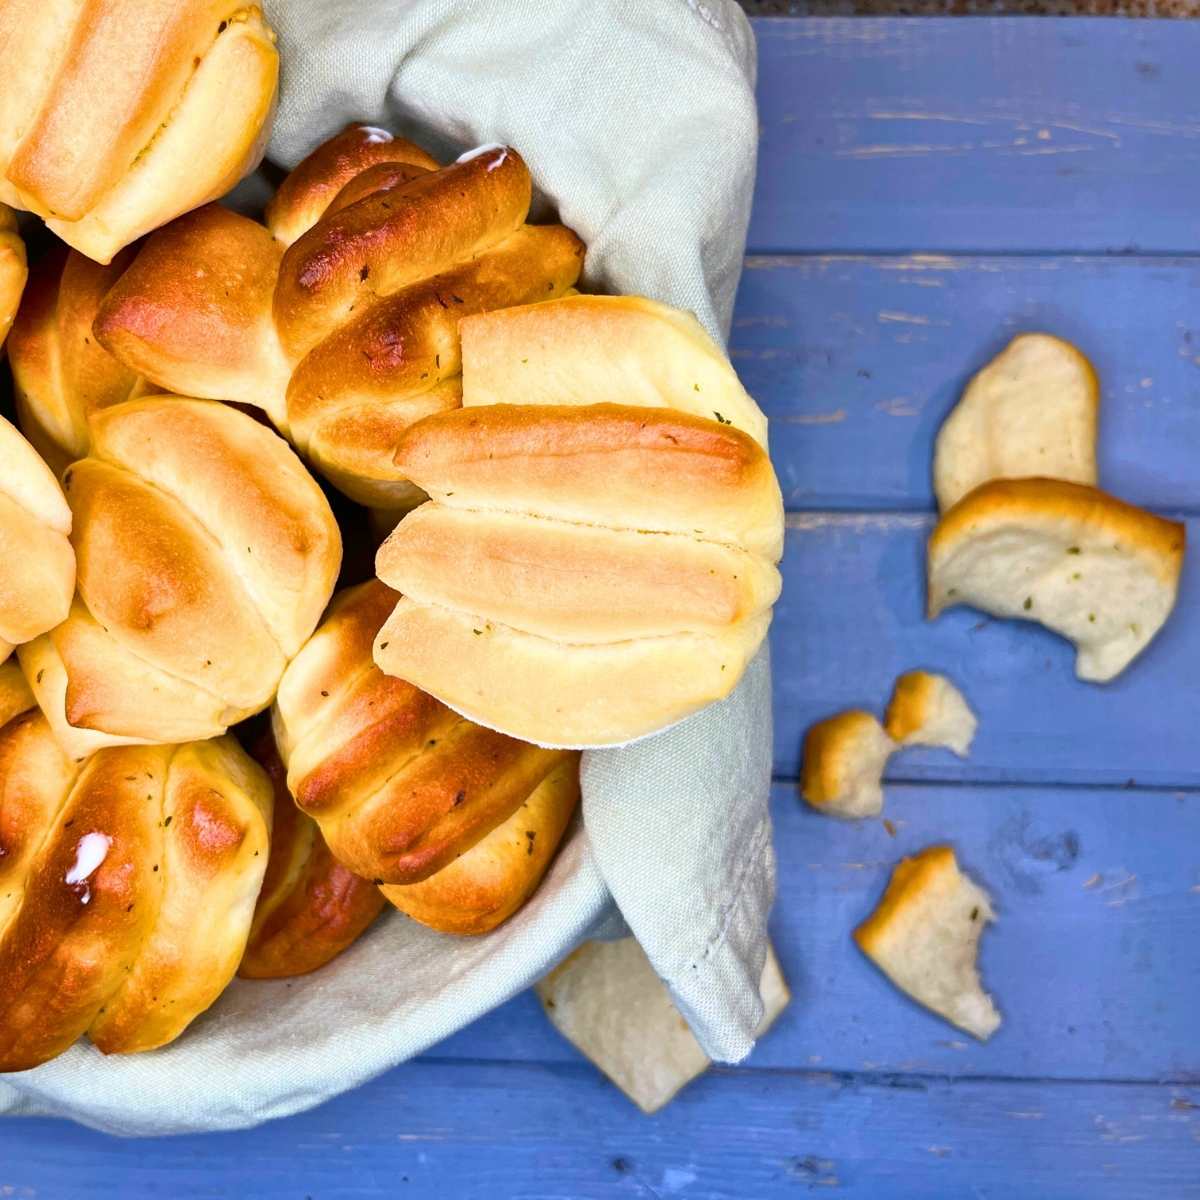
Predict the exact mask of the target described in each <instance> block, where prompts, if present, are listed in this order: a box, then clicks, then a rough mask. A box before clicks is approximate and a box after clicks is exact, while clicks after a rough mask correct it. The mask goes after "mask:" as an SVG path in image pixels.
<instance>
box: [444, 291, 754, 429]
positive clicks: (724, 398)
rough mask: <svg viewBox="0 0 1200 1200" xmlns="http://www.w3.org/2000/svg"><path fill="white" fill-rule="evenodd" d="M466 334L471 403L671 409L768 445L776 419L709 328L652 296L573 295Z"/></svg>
mask: <svg viewBox="0 0 1200 1200" xmlns="http://www.w3.org/2000/svg"><path fill="white" fill-rule="evenodd" d="M462 336H463V404H464V405H468V406H471V405H477V404H555V405H558V404H582V405H592V404H604V403H614V404H623V405H637V406H638V407H644V408H671V409H675V410H676V411H679V412H686V413H691V414H692V415H694V416H698V417H703V418H705V419H706V420H709V421H716V422H717V423H718V424H721V425H732V426H734V428H736V429H741V430H743V431H744V432H745V433H748V434H749V435H750V436H751V437H752V438H754V440H755V441H756V442H758V443H759V445H761V446H764V447H765V446H766V444H767V419H766V417H764V416H763V414H762V411H761V410H760V409H759V407H758V405H757V404H755V403H754V401H753V400H752V399H751V398H750V396H749V395H748V394H747V392H746V389H745V388H744V387H742V385H741V382H740V380H739V379H738V377H737V373H736V372H735V371H734V369H733V367H732V366H731V365H730V363H729V360H728V359H727V358H726V357H725V355H724V353H723V352H722V351H721V348H720V347H719V346H718V345H717V344H716V343H715V342H714V341H713V340H712V338H710V337H709V336H708V334H707V333H706V332H705V331H704V328H703V326H702V325H701V324H700V322H699V321H697V320H696V318H695V317H694V316H692V314H691V313H687V312H682V311H680V310H679V309H676V308H671V307H670V306H669V305H666V304H659V303H658V302H657V301H654V300H648V299H646V297H644V296H571V297H568V298H566V299H564V300H561V301H559V302H558V303H556V304H553V305H548V306H543V305H537V306H532V307H530V306H526V307H524V308H520V309H514V310H508V311H505V312H502V313H495V314H490V315H486V316H481V317H476V318H474V319H473V320H471V321H469V322H466V323H464V325H463V330H462ZM581 348H586V350H585V352H583V353H581Z"/></svg>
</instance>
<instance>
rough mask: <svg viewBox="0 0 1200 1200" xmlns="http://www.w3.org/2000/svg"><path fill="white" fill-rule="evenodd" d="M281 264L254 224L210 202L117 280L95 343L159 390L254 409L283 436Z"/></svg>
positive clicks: (101, 312) (162, 234) (286, 370)
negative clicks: (277, 310) (276, 309)
mask: <svg viewBox="0 0 1200 1200" xmlns="http://www.w3.org/2000/svg"><path fill="white" fill-rule="evenodd" d="M281 257H282V247H280V246H279V244H278V243H277V242H276V241H275V240H274V239H273V238H272V237H271V236H270V234H269V233H268V232H267V231H266V230H265V229H264V228H263V227H262V226H261V225H260V224H259V223H258V222H257V221H252V220H250V218H249V217H243V216H241V215H240V214H238V213H234V212H230V211H229V210H228V209H226V208H222V207H221V206H220V205H218V204H208V205H205V206H204V207H203V208H199V209H197V210H196V211H195V212H192V213H188V214H187V215H186V216H183V217H180V218H179V219H178V220H176V221H173V222H171V224H170V225H168V226H167V227H166V228H165V229H162V230H160V231H159V232H158V233H156V234H155V235H154V236H153V237H151V238H149V239H148V240H147V241H146V243H145V245H144V246H142V248H141V250H140V251H139V252H138V255H137V257H136V258H135V259H134V260H133V262H132V265H130V266H129V267H128V269H127V270H126V271H125V272H124V273H123V274H121V275H120V276H119V277H117V278H114V280H113V281H112V283H111V286H110V288H109V290H108V292H107V294H106V295H105V296H104V297H103V302H102V303H101V304H100V305H99V306H98V309H97V311H96V313H95V336H96V338H97V340H98V341H99V342H100V343H101V345H102V346H103V347H104V348H105V349H106V350H107V351H108V353H109V354H110V355H112V356H113V358H114V360H115V361H119V362H120V363H122V364H124V365H125V367H126V368H127V369H129V370H132V371H136V372H137V373H138V374H140V375H144V376H146V378H148V379H151V380H153V381H154V382H155V383H156V384H158V385H159V386H160V387H166V388H169V389H171V390H172V391H174V392H178V393H179V394H180V395H183V396H199V397H202V398H206V399H210V400H233V401H238V402H240V403H242V404H251V405H253V406H255V407H256V408H262V409H263V410H264V411H265V412H266V413H267V415H268V416H269V417H270V418H271V420H272V422H273V423H274V424H275V425H276V427H277V428H279V429H282V430H284V431H286V429H287V412H286V408H285V404H284V396H285V393H286V391H287V381H288V378H289V376H290V374H291V364H290V362H289V361H288V360H287V358H286V356H285V355H284V353H283V348H282V346H280V344H279V338H278V336H277V334H276V333H275V324H274V321H273V320H272V318H271V295H272V291H273V288H274V280H275V272H276V271H277V270H278V268H279V260H280V258H281ZM200 264H203V265H202V266H201V265H200Z"/></svg>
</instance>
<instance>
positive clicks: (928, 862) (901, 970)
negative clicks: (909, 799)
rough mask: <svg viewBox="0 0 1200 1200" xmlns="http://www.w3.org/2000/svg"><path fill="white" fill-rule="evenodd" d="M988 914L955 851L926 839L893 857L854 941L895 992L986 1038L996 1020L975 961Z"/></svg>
mask: <svg viewBox="0 0 1200 1200" xmlns="http://www.w3.org/2000/svg"><path fill="white" fill-rule="evenodd" d="M993 919H994V914H993V912H992V906H991V902H990V901H989V899H988V896H987V893H986V892H985V891H984V890H983V889H982V888H981V887H979V886H978V884H976V883H975V882H973V881H972V880H971V879H969V878H968V877H967V876H966V875H964V874H963V873H962V872H961V871H960V870H959V869H958V863H957V861H956V860H955V857H954V851H953V850H951V849H950V848H949V847H948V846H932V847H930V848H929V849H928V850H923V851H922V852H921V853H920V854H918V855H916V856H914V857H913V858H906V859H903V860H902V861H901V862H900V863H899V865H898V866H897V867H896V869H895V871H893V873H892V878H891V882H890V883H889V884H888V887H887V891H886V892H885V893H884V895H883V899H882V900H881V901H880V902H879V907H878V908H877V909H876V910H875V911H874V912H873V913H872V914H871V916H870V917H869V918H868V919H867V920H866V921H864V922H863V924H862V925H860V926H859V927H858V929H856V930H855V932H854V940H855V941H856V942H857V943H858V945H859V948H860V949H861V950H862V951H863V953H864V954H866V955H867V957H868V958H870V959H871V961H872V962H874V963H875V965H876V966H877V967H879V969H880V970H881V971H883V973H884V974H885V975H886V976H887V977H888V978H889V979H890V980H891V981H892V982H893V983H894V984H895V985H896V986H897V987H898V988H900V989H901V991H904V992H907V993H908V994H909V995H910V996H911V997H912V998H913V999H914V1000H916V1001H917V1002H918V1003H920V1004H923V1005H925V1007H926V1008H929V1009H932V1010H933V1011H934V1012H935V1013H938V1014H939V1015H941V1016H943V1017H945V1018H946V1020H947V1021H950V1022H952V1023H953V1024H955V1025H957V1026H958V1027H959V1028H960V1029H965V1030H966V1031H967V1032H968V1033H970V1034H973V1035H974V1036H975V1037H977V1038H979V1039H980V1040H981V1041H984V1040H986V1039H987V1038H989V1037H991V1035H992V1034H993V1033H995V1032H996V1030H997V1029H998V1028H999V1026H1000V1014H999V1013H998V1012H997V1011H996V1006H995V1005H994V1004H993V1003H992V998H991V997H990V996H989V995H988V994H987V993H986V992H985V991H984V990H983V987H982V986H981V984H980V981H979V971H978V969H977V967H976V960H977V958H978V954H979V937H980V934H981V933H982V932H983V927H984V925H986V924H987V923H988V922H989V921H991V920H993Z"/></svg>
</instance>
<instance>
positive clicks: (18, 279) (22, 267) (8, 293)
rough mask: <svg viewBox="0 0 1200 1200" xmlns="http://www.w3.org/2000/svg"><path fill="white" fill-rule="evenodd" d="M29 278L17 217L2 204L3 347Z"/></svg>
mask: <svg viewBox="0 0 1200 1200" xmlns="http://www.w3.org/2000/svg"><path fill="white" fill-rule="evenodd" d="M28 275H29V268H28V266H27V264H26V260H25V243H24V242H23V241H22V240H21V234H20V232H19V231H18V230H17V218H16V214H15V213H14V212H13V210H12V209H11V208H9V206H8V205H7V204H0V346H3V345H4V339H5V338H6V337H7V336H8V331H9V330H10V329H11V328H12V323H13V319H14V318H15V317H16V315H17V307H18V305H19V304H20V303H21V293H22V292H23V291H24V290H25V280H26V279H27V277H28Z"/></svg>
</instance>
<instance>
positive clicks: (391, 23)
mask: <svg viewBox="0 0 1200 1200" xmlns="http://www.w3.org/2000/svg"><path fill="white" fill-rule="evenodd" d="M266 7H267V9H268V16H269V17H270V19H271V21H272V23H273V25H274V27H275V28H276V30H278V32H279V35H280V48H281V51H282V56H283V79H282V92H281V98H280V107H279V116H278V120H277V124H276V127H275V133H274V137H273V139H272V141H271V145H270V150H269V155H270V157H271V158H272V159H273V160H274V161H276V162H278V163H280V164H282V165H284V166H291V165H293V164H294V163H295V162H296V161H297V160H298V159H299V158H301V157H302V156H303V155H304V154H306V153H307V152H308V151H309V150H311V149H312V147H313V146H315V145H316V144H317V143H318V142H320V141H321V140H323V139H324V138H326V137H328V136H329V135H330V134H332V133H335V132H336V131H337V130H339V129H340V128H342V127H343V126H344V125H345V124H347V123H348V122H350V121H361V120H366V121H370V122H372V123H375V124H379V125H383V126H386V127H387V128H389V129H392V130H393V131H395V132H397V133H402V134H405V135H407V136H409V137H412V138H413V139H415V140H416V141H418V142H420V143H421V144H422V145H424V146H426V147H427V148H428V149H429V150H431V151H432V152H433V153H435V154H438V155H440V156H442V157H443V159H444V160H446V159H448V158H450V157H453V156H455V155H457V154H458V153H459V152H461V151H462V150H464V149H466V148H468V147H470V146H474V145H477V144H479V143H482V142H509V143H511V144H513V145H514V146H516V147H517V148H518V149H519V150H520V151H521V154H522V155H523V156H524V157H525V159H526V161H527V162H528V163H529V166H530V169H531V170H532V172H533V175H534V179H535V180H536V182H537V184H538V188H539V196H540V203H541V205H542V207H543V210H548V209H556V210H557V212H558V213H559V215H560V217H561V219H562V220H563V221H565V222H566V223H567V224H568V225H570V226H571V227H572V228H573V229H575V230H576V231H578V233H579V234H580V235H581V236H582V237H583V239H584V240H585V241H586V242H587V244H588V258H587V262H588V269H587V278H586V285H587V286H588V287H589V288H595V289H600V290H607V291H617V292H636V293H643V294H645V295H648V296H653V297H655V298H657V299H660V300H665V301H669V302H670V303H672V304H675V305H679V306H681V307H683V308H690V309H692V310H693V311H694V312H696V313H697V315H698V316H699V317H700V319H701V320H702V321H703V322H704V323H705V324H706V325H707V326H708V328H709V329H710V330H711V331H712V332H713V333H714V334H717V335H720V336H724V335H725V334H726V333H727V331H728V327H729V321H730V316H731V312H732V309H733V300H734V291H735V288H736V286H737V280H738V274H739V271H740V269H741V259H742V251H743V246H744V241H745V234H746V224H747V221H748V219H749V211H750V195H751V190H752V185H753V179H754V162H755V150H756V142H757V121H756V112H755V105H754V92H753V83H754V69H755V51H754V41H753V36H752V34H751V31H750V28H749V25H748V23H747V21H746V19H745V17H744V16H743V14H742V12H741V10H740V9H739V8H738V7H737V6H736V5H735V4H734V3H733V2H732V0H275V3H273V4H272V3H270V0H268V3H267V6H266ZM770 770H771V689H770V672H769V667H768V662H767V655H766V651H765V649H764V651H763V652H762V653H761V654H760V655H759V657H758V659H757V660H756V661H755V662H754V663H753V664H752V666H751V668H750V670H749V671H748V673H747V675H746V678H745V679H744V680H743V682H742V684H741V686H740V687H739V688H738V690H737V691H736V693H735V694H734V695H733V696H732V697H731V698H730V699H729V700H727V701H725V702H723V703H721V704H718V705H714V706H713V707H711V708H709V709H708V710H706V711H704V712H702V713H699V714H697V715H696V716H694V717H692V718H691V719H689V720H687V721H685V722H683V723H682V724H680V725H677V726H675V727H674V728H673V729H670V730H667V731H666V732H664V733H662V734H659V735H658V736H656V737H652V738H649V739H646V740H643V741H641V742H638V743H636V744H634V745H631V746H627V747H623V748H620V749H612V750H603V751H595V752H591V753H589V754H587V755H585V757H584V767H583V792H584V802H583V819H582V823H581V824H577V826H576V828H575V830H574V833H573V834H572V836H571V837H570V839H569V841H568V842H567V844H566V845H565V846H564V848H563V850H562V852H561V854H560V855H559V857H558V859H557V860H556V862H555V863H554V865H553V868H552V869H551V871H550V874H549V875H548V877H547V879H546V881H545V883H544V884H543V886H542V888H541V889H540V891H539V892H538V893H537V895H536V896H535V898H534V899H533V900H532V902H531V903H530V904H529V905H527V906H526V907H525V908H524V909H523V910H522V911H521V912H520V913H519V914H518V915H517V916H516V917H515V918H514V919H513V920H511V921H510V922H508V923H507V924H506V925H504V926H502V927H501V928H500V929H499V930H498V931H496V932H495V933H493V934H490V935H488V936H486V937H483V938H466V939H459V938H451V937H447V936H444V935H440V934H436V933H433V932H431V931H429V930H427V929H424V928H422V927H421V926H419V925H416V924H413V923H412V922H410V921H407V920H406V919H405V918H403V917H401V916H400V915H399V914H392V915H391V916H389V917H388V918H387V919H385V920H383V921H381V922H380V923H379V924H377V926H376V927H375V928H374V929H373V930H372V931H371V932H370V933H369V934H368V935H367V936H366V937H364V938H363V939H361V940H360V941H359V942H358V943H357V944H356V945H355V946H354V947H352V948H351V949H350V950H349V951H348V952H347V953H346V954H344V955H343V956H342V957H341V958H340V959H338V960H337V961H336V962H335V963H334V964H332V965H331V966H330V967H327V968H326V969H325V970H323V971H321V972H320V973H318V974H317V975H314V976H311V977H309V978H307V979H298V980H294V981H290V982H278V983H255V982H244V981H237V982H235V983H234V984H233V985H232V986H231V987H230V988H229V990H228V991H227V993H226V994H225V995H224V996H223V997H222V998H221V1000H220V1001H219V1002H218V1003H217V1004H216V1005H215V1006H214V1007H213V1008H212V1009H211V1010H210V1011H209V1012H208V1013H206V1014H205V1015H204V1016H203V1017H201V1018H200V1019H199V1020H198V1021H197V1022H196V1023H195V1024H194V1026H193V1027H192V1029H190V1030H189V1031H188V1033H187V1034H186V1035H185V1036H184V1037H183V1038H182V1039H180V1040H179V1041H178V1042H176V1043H175V1044H174V1045H171V1046H168V1047H166V1048H165V1049H163V1050H160V1051H157V1052H155V1053H152V1054H143V1055H134V1056H131V1057H126V1058H119V1057H114V1058H108V1059H106V1058H104V1057H103V1056H102V1055H100V1053H99V1052H98V1051H96V1050H95V1049H94V1048H93V1047H92V1046H91V1045H89V1044H87V1043H81V1044H80V1045H78V1046H76V1047H74V1048H73V1049H72V1050H71V1051H70V1052H69V1053H67V1054H65V1055H63V1056H62V1057H61V1058H59V1059H57V1060H55V1061H54V1062H51V1063H48V1064H46V1065H45V1066H43V1067H40V1068H38V1069H37V1070H34V1071H29V1072H25V1073H23V1074H19V1075H8V1076H5V1077H3V1079H0V1112H8V1113H44V1114H55V1115H61V1116H67V1117H71V1118H73V1119H75V1120H77V1121H80V1122H83V1123H84V1124H87V1125H91V1126H95V1127H97V1128H100V1129H105V1130H110V1131H113V1132H118V1133H125V1134H156V1133H170V1132H179V1131H185V1130H215V1129H233V1128H239V1127H243V1126H248V1125H253V1124H256V1123H257V1122H260V1121H264V1120H267V1119H269V1118H272V1117H280V1116H284V1115H286V1114H288V1113H292V1112H296V1111H298V1110H300V1109H303V1108H307V1107H310V1106H312V1105H314V1104H318V1103H320V1102H321V1101H323V1100H325V1099H328V1098H329V1097H331V1096H333V1095H336V1094H337V1093H339V1092H342V1091H345V1090H346V1089H348V1088H351V1087H354V1086H355V1085H357V1084H360V1083H362V1082H364V1081H365V1080H367V1079H370V1078H371V1077H373V1076H375V1075H378V1074H379V1073H381V1072H382V1071H385V1070H387V1069H388V1068H389V1067H392V1066H394V1065H395V1064H397V1063H399V1062H402V1061H403V1060H405V1059H407V1058H410V1057H412V1056H413V1055H415V1054H418V1053H420V1052H421V1051H422V1050H424V1049H426V1048H427V1047H429V1046H431V1045H433V1044H434V1043H435V1042H437V1041H439V1040H440V1039H441V1038H443V1037H445V1036H447V1035H448V1034H450V1033H452V1032H454V1031H455V1030H457V1029H460V1028H461V1027H462V1026H464V1025H466V1024H467V1023H468V1022H470V1021H472V1020H473V1019H475V1018H476V1017H478V1016H480V1015H481V1014H482V1013H484V1012H486V1011H487V1010H488V1009H490V1008H493V1007H494V1006H496V1005H498V1004H500V1003H502V1002H503V1001H505V1000H507V999H508V998H509V997H511V996H513V995H515V994H516V993H518V992H520V991H521V990H523V989H524V988H526V987H528V986H529V985H530V984H531V983H532V982H533V981H534V980H536V979H537V978H538V977H539V976H541V975H542V974H544V973H545V972H546V971H547V970H548V969H549V968H550V967H552V966H553V965H554V964H555V963H556V962H558V961H559V960H560V959H561V958H562V957H564V955H566V953H567V952H568V951H569V950H571V948H572V947H573V946H575V945H576V944H577V943H578V942H579V941H581V940H582V939H583V938H585V937H589V936H595V935H597V934H600V935H606V934H607V935H615V934H617V933H620V932H623V925H622V921H621V917H623V918H624V921H625V922H627V923H628V926H629V928H630V929H631V930H632V931H633V933H634V934H635V935H636V936H637V937H638V939H639V941H640V942H641V944H642V946H643V948H644V949H645V950H646V952H647V954H648V956H649V958H650V961H651V962H652V963H653V965H654V967H655V969H656V970H657V971H658V973H659V975H660V976H661V977H662V978H663V979H664V980H665V981H666V982H667V983H668V985H669V986H670V988H671V991H672V995H673V996H674V998H675V1001H676V1003H677V1004H678V1006H679V1008H680V1009H681V1011H682V1012H683V1013H684V1015H685V1016H686V1017H687V1019H688V1022H689V1023H690V1024H691V1026H692V1028H693V1030H694V1031H695V1033H696V1036H697V1038H698V1039H699V1041H700V1043H701V1045H702V1046H703V1047H704V1049H705V1050H706V1052H707V1053H708V1054H709V1055H710V1057H712V1058H715V1059H718V1060H724V1061H736V1060H738V1059H740V1058H742V1057H744V1056H745V1055H746V1054H747V1053H748V1052H749V1050H750V1048H751V1046H752V1045H753V1041H754V1029H755V1026H756V1025H757V1023H758V1021H759V1017H760V1016H761V1012H762V1005H761V1001H760V999H759V995H758V986H757V983H758V979H759V978H760V975H761V973H762V967H763V960H764V957H765V954H766V946H767V942H766V920H767V913H768V910H769V908H770V905H771V901H772V898H773V895H774V882H775V881H774V856H773V852H772V847H771V825H770V818H769V815H768V809H767V799H768V789H769V782H770ZM614 902H615V903H614ZM618 910H619V914H620V915H619V916H618ZM0 986H2V981H0Z"/></svg>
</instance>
